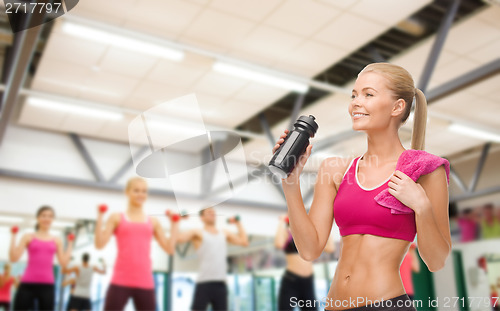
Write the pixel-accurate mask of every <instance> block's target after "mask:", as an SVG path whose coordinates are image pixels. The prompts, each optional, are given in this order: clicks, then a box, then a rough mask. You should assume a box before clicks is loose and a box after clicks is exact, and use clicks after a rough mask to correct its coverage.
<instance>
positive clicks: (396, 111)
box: [391, 98, 406, 117]
mask: <svg viewBox="0 0 500 311" xmlns="http://www.w3.org/2000/svg"><path fill="white" fill-rule="evenodd" d="M405 108H406V102H405V100H404V99H402V98H400V99H398V100H397V101H395V102H394V107H392V113H391V115H392V116H393V117H397V116H401V115H402V114H403V113H404V112H405Z"/></svg>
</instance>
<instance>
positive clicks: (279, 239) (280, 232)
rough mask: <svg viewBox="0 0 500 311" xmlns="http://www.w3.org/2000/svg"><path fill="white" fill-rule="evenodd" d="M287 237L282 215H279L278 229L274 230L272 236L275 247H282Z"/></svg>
mask: <svg viewBox="0 0 500 311" xmlns="http://www.w3.org/2000/svg"><path fill="white" fill-rule="evenodd" d="M287 238H288V230H287V227H286V223H285V221H284V217H283V216H282V217H280V220H279V222H278V229H277V230H276V235H275V236H274V247H276V248H277V249H283V247H284V246H285V243H286V240H287Z"/></svg>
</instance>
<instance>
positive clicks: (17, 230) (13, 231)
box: [10, 226, 19, 234]
mask: <svg viewBox="0 0 500 311" xmlns="http://www.w3.org/2000/svg"><path fill="white" fill-rule="evenodd" d="M10 232H12V234H16V233H18V232H19V227H18V226H12V228H10Z"/></svg>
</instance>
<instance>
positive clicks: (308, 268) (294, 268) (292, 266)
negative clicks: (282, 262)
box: [286, 254, 313, 277]
mask: <svg viewBox="0 0 500 311" xmlns="http://www.w3.org/2000/svg"><path fill="white" fill-rule="evenodd" d="M286 269H287V270H288V271H290V272H292V273H294V274H297V275H300V276H303V277H308V276H311V275H312V274H313V265H312V263H311V262H310V261H305V260H304V259H302V257H300V255H299V254H287V255H286Z"/></svg>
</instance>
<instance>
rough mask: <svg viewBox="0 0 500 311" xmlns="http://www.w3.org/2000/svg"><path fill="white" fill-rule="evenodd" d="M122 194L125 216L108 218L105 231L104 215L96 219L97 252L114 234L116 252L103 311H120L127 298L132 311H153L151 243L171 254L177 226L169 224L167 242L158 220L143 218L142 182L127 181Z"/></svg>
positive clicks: (144, 191) (144, 190) (144, 195)
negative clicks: (132, 305) (129, 300)
mask: <svg viewBox="0 0 500 311" xmlns="http://www.w3.org/2000/svg"><path fill="white" fill-rule="evenodd" d="M125 193H126V195H127V197H128V207H127V210H126V211H125V212H124V213H113V214H111V215H110V217H109V218H108V220H107V222H106V224H105V226H104V227H103V212H102V211H101V210H99V211H98V216H97V224H96V229H95V246H96V248H97V249H102V248H104V246H106V244H107V243H108V242H109V240H110V238H111V236H112V235H113V234H114V235H115V238H116V243H117V248H118V254H117V257H116V261H115V266H114V270H113V276H112V279H111V284H110V286H109V288H108V291H107V294H106V302H105V305H104V310H123V309H124V308H125V305H126V304H127V301H128V299H129V298H132V300H133V303H134V307H135V310H141V311H142V310H155V309H156V298H155V289H154V280H153V270H152V262H151V240H152V238H153V236H154V237H155V239H156V241H157V242H158V244H159V245H160V247H161V248H162V249H163V250H165V252H167V253H168V254H173V253H174V247H175V239H176V236H177V232H178V224H177V222H173V223H172V227H171V236H170V239H168V238H166V236H165V232H164V231H163V228H162V226H161V224H160V222H159V221H158V219H156V218H154V217H149V216H147V215H146V213H145V212H144V208H143V204H144V202H145V201H146V199H147V194H148V186H147V183H146V181H145V180H144V179H142V178H139V177H135V178H132V179H130V180H129V181H128V183H127V186H126V188H125Z"/></svg>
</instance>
